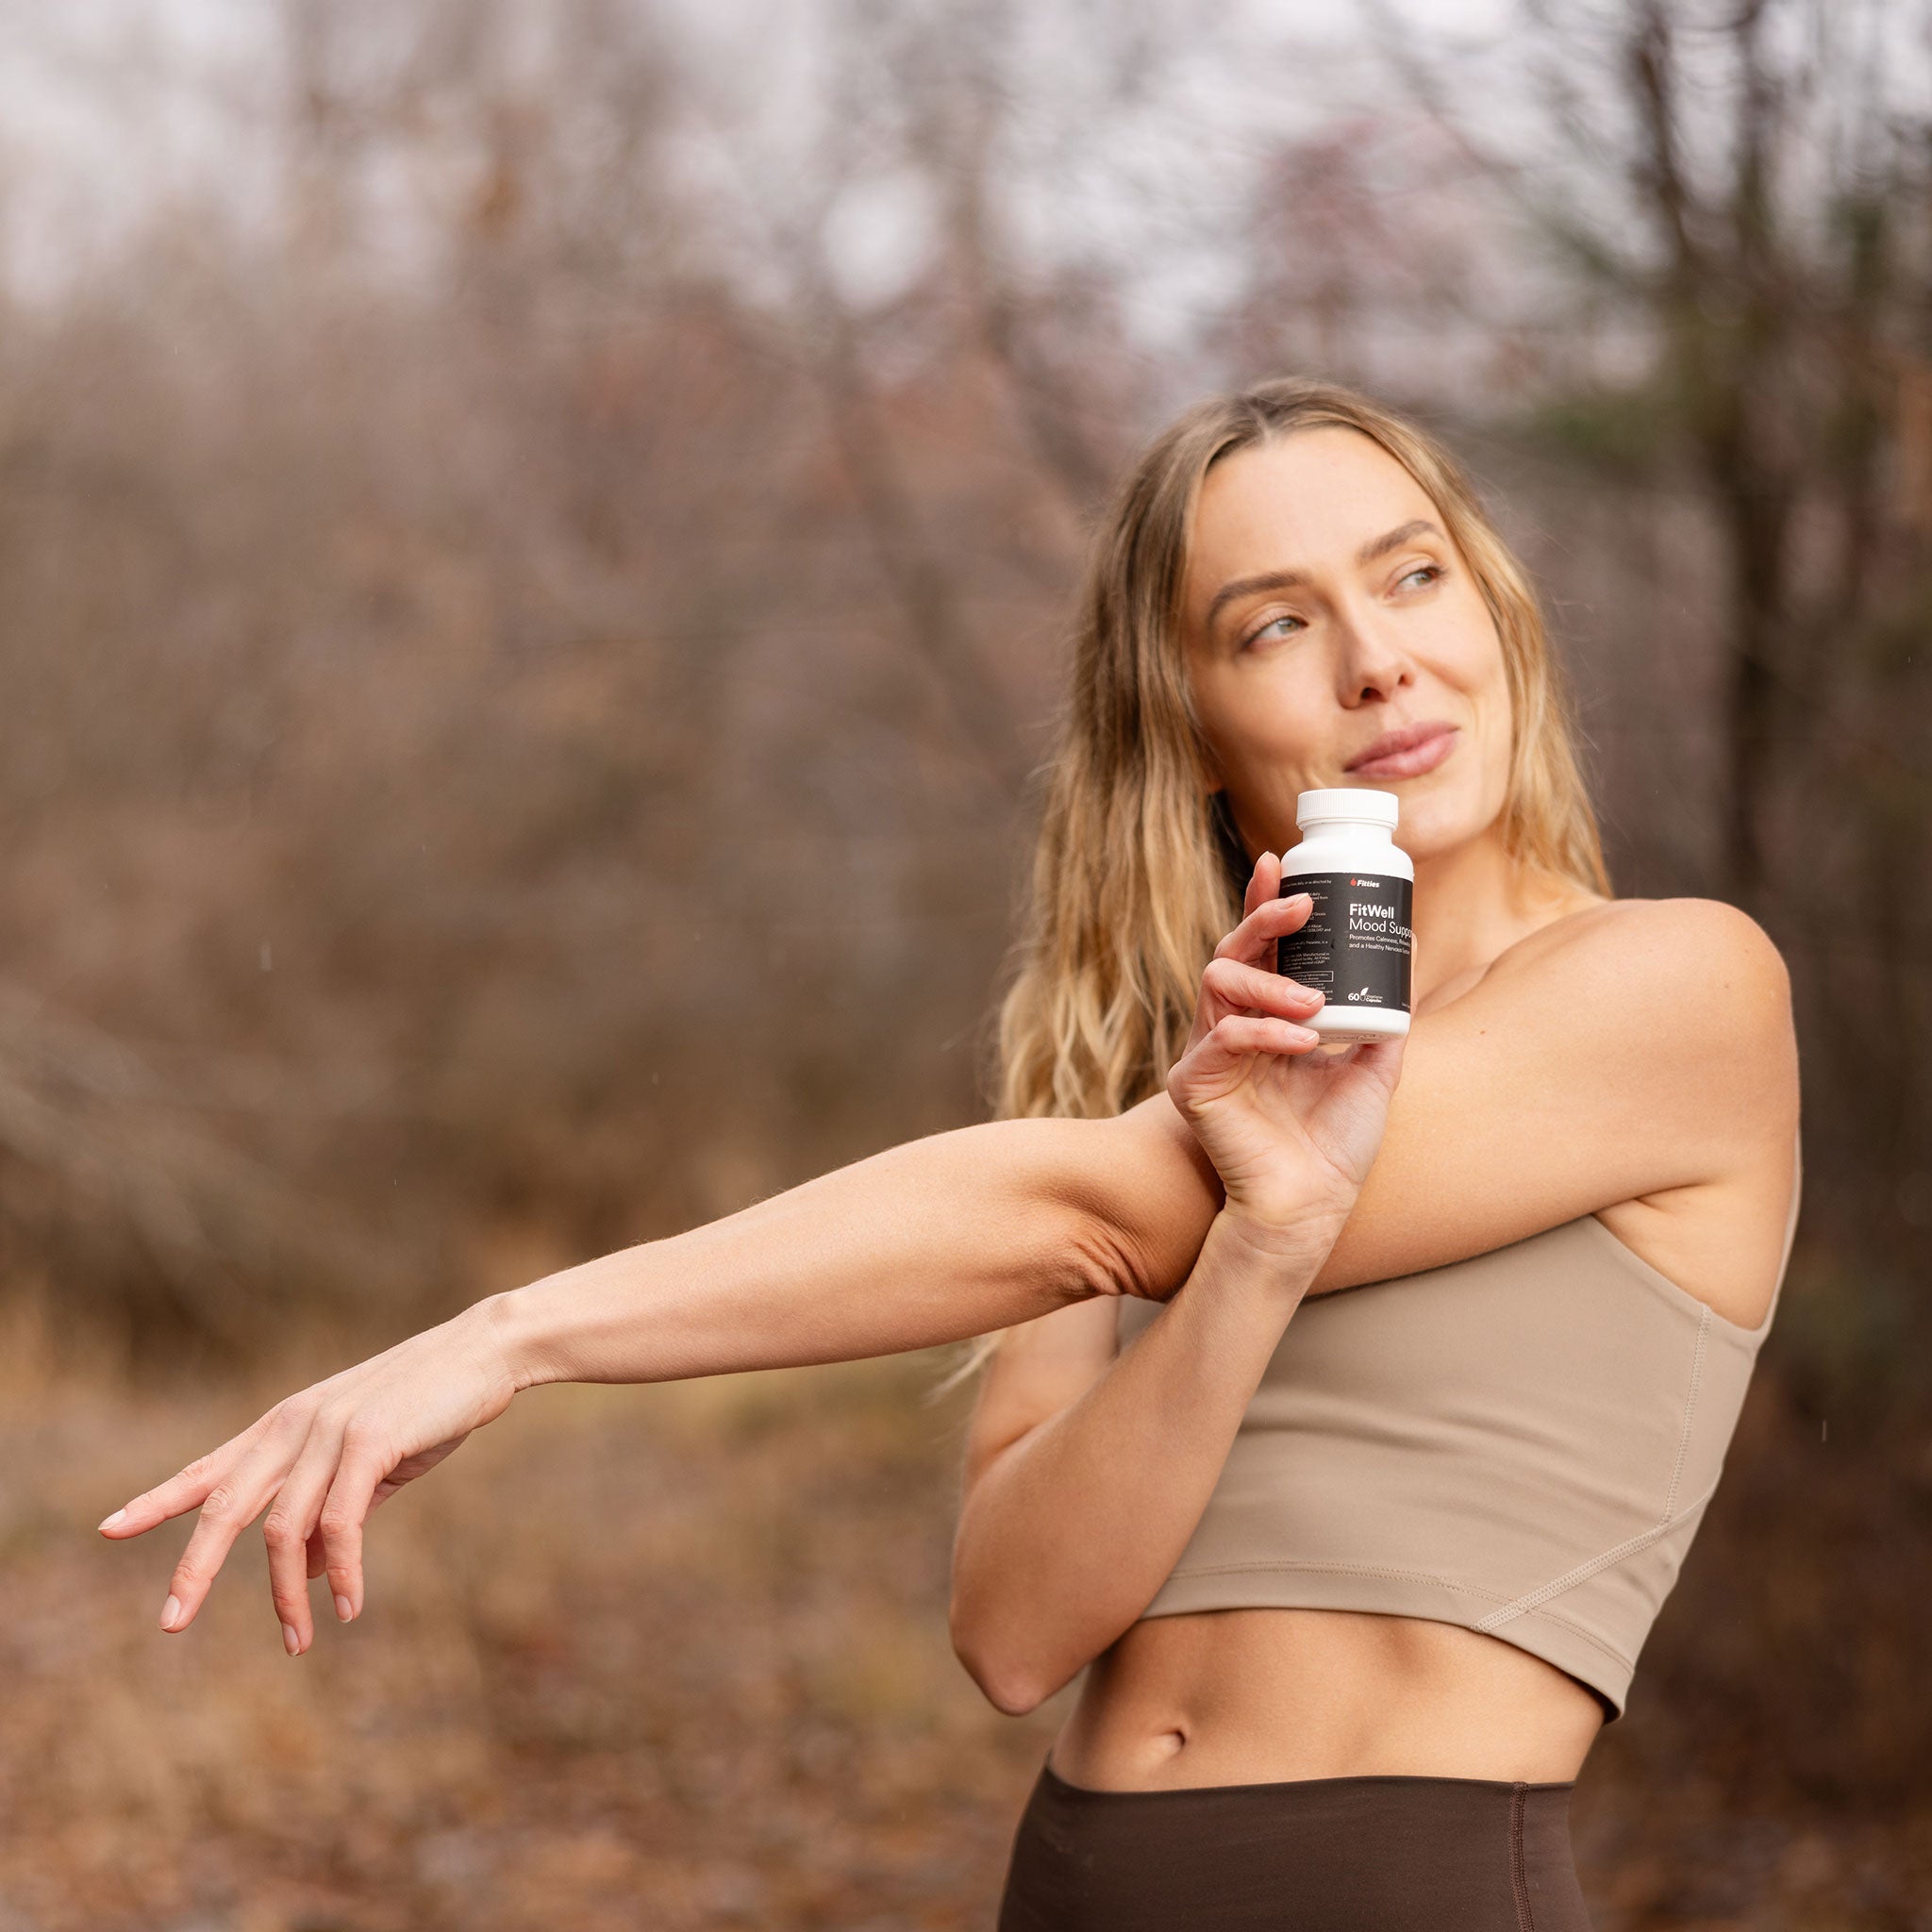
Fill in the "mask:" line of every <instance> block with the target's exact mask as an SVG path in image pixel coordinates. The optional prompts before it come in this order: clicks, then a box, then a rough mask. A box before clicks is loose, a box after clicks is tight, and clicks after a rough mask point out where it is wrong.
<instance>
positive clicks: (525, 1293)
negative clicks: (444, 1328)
mask: <svg viewBox="0 0 1932 1932" xmlns="http://www.w3.org/2000/svg"><path fill="white" fill-rule="evenodd" d="M544 1279H545V1280H547V1279H549V1277H548V1276H545V1277H544ZM541 1286H542V1282H531V1283H529V1284H528V1285H527V1286H525V1287H524V1288H512V1289H506V1290H504V1291H502V1292H500V1293H497V1294H489V1295H485V1296H484V1297H483V1299H482V1300H481V1301H479V1302H475V1303H473V1304H472V1305H471V1307H470V1308H469V1310H468V1313H469V1314H471V1315H472V1316H474V1317H475V1322H476V1324H477V1326H478V1328H479V1329H480V1330H481V1331H482V1334H483V1336H484V1338H485V1346H487V1347H488V1348H489V1349H490V1350H491V1353H492V1354H493V1355H494V1356H495V1357H496V1358H497V1360H498V1361H499V1362H500V1363H501V1364H502V1365H503V1371H504V1374H505V1375H506V1376H507V1377H508V1380H509V1382H510V1385H511V1387H512V1388H514V1389H515V1390H516V1391H517V1393H518V1394H522V1393H523V1391H525V1389H536V1388H541V1386H542V1385H543V1384H544V1383H546V1382H560V1381H563V1380H564V1379H566V1378H565V1377H564V1376H563V1375H562V1374H560V1373H559V1372H558V1369H557V1367H556V1364H555V1361H554V1359H553V1357H552V1356H551V1353H550V1351H549V1349H548V1348H547V1346H546V1342H547V1341H548V1337H547V1336H546V1335H545V1333H544V1331H543V1326H542V1324H541V1321H540V1319H539V1314H540V1310H539V1307H538V1306H537V1301H536V1298H535V1297H534V1296H533V1295H532V1294H531V1292H530V1291H531V1289H533V1288H541Z"/></svg>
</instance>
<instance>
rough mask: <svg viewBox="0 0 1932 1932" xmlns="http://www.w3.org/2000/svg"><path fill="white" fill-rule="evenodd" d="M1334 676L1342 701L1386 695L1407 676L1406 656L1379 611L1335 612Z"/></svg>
mask: <svg viewBox="0 0 1932 1932" xmlns="http://www.w3.org/2000/svg"><path fill="white" fill-rule="evenodd" d="M1336 636H1337V639H1338V641H1339V642H1340V646H1341V648H1340V651H1339V652H1338V655H1337V664H1336V671H1337V678H1338V682H1339V684H1340V686H1341V697H1342V700H1343V702H1344V703H1353V702H1355V701H1356V700H1357V699H1359V698H1362V697H1368V696H1375V697H1387V696H1388V695H1389V693H1390V692H1391V691H1394V690H1395V689H1396V688H1397V686H1399V685H1400V684H1401V683H1402V681H1403V679H1404V678H1405V677H1406V676H1407V675H1408V669H1409V666H1408V658H1407V655H1406V654H1405V653H1404V651H1403V650H1402V648H1401V646H1400V645H1399V644H1398V643H1397V641H1396V640H1395V638H1394V636H1393V635H1392V633H1391V631H1390V629H1389V627H1388V625H1386V623H1385V622H1384V621H1382V620H1381V617H1380V613H1378V612H1369V611H1341V612H1339V613H1338V622H1337V625H1336Z"/></svg>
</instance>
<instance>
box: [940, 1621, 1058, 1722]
mask: <svg viewBox="0 0 1932 1932" xmlns="http://www.w3.org/2000/svg"><path fill="white" fill-rule="evenodd" d="M951 1627H952V1639H953V1655H954V1656H955V1657H958V1659H959V1661H960V1663H961V1664H962V1665H964V1666H965V1670H966V1674H967V1675H968V1676H969V1677H971V1678H972V1679H973V1681H974V1683H975V1684H977V1685H978V1686H979V1689H980V1693H981V1695H982V1696H984V1697H985V1698H986V1700H987V1702H988V1703H989V1704H991V1706H992V1707H993V1708H994V1709H995V1710H997V1711H999V1712H1000V1713H1001V1715H1002V1716H1005V1717H1025V1716H1026V1715H1027V1714H1028V1713H1029V1712H1031V1711H1034V1710H1037V1709H1039V1707H1041V1705H1042V1704H1044V1703H1045V1702H1046V1697H1047V1693H1046V1692H1045V1691H1043V1690H1042V1689H1041V1687H1040V1686H1039V1685H1038V1684H1037V1683H1036V1682H1035V1681H1034V1680H1033V1679H1032V1678H1031V1677H1030V1676H1029V1675H1028V1674H1027V1673H1026V1672H1024V1670H1022V1669H1020V1668H1019V1667H1018V1665H1017V1663H1016V1661H1015V1660H1014V1659H1013V1658H1011V1657H1004V1656H1002V1655H1001V1654H1000V1652H999V1650H998V1647H997V1646H996V1645H995V1646H991V1647H989V1646H988V1645H987V1644H986V1643H985V1642H984V1641H982V1636H981V1633H979V1632H976V1631H974V1629H973V1628H972V1627H971V1626H970V1625H969V1624H967V1623H966V1621H965V1620H964V1619H963V1618H962V1617H961V1616H960V1614H959V1610H958V1605H957V1603H956V1604H955V1606H954V1609H953V1616H952V1625H951Z"/></svg>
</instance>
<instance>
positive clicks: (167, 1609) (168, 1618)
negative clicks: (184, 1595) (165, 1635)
mask: <svg viewBox="0 0 1932 1932" xmlns="http://www.w3.org/2000/svg"><path fill="white" fill-rule="evenodd" d="M180 1617H181V1599H180V1598H179V1597H178V1596H171V1597H170V1598H169V1599H168V1601H167V1602H166V1603H164V1604H163V1605H162V1606H161V1628H162V1629H163V1630H172V1629H173V1628H174V1627H175V1624H177V1623H178V1622H179V1621H180Z"/></svg>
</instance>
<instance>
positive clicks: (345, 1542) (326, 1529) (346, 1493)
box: [319, 1432, 395, 1624]
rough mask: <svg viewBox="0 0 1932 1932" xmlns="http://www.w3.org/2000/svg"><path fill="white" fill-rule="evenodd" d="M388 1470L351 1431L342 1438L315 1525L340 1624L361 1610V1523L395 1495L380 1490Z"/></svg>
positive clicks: (385, 1460)
mask: <svg viewBox="0 0 1932 1932" xmlns="http://www.w3.org/2000/svg"><path fill="white" fill-rule="evenodd" d="M388 1474H389V1465H388V1460H387V1458H386V1457H381V1456H378V1455H376V1454H375V1453H374V1452H373V1451H372V1450H371V1449H369V1448H368V1447H367V1446H366V1445H365V1444H363V1443H362V1442H361V1441H358V1439H357V1438H356V1437H355V1435H354V1433H353V1432H352V1433H351V1434H350V1435H349V1436H348V1437H347V1438H345V1440H344V1442H343V1447H342V1456H341V1462H340V1464H339V1465H338V1467H337V1469H336V1473H335V1480H334V1481H333V1482H332V1483H331V1484H330V1485H329V1491H328V1496H327V1499H326V1500H325V1502H324V1504H323V1506H322V1516H321V1522H320V1525H319V1527H320V1534H321V1537H322V1546H323V1560H324V1567H325V1569H326V1570H327V1572H328V1587H329V1592H330V1594H331V1595H332V1596H333V1597H334V1598H335V1604H336V1615H337V1616H338V1617H339V1618H341V1621H342V1622H343V1623H344V1624H346V1623H349V1622H350V1621H351V1620H352V1619H354V1618H356V1617H358V1616H360V1615H361V1614H362V1525H363V1524H364V1523H366V1522H367V1521H368V1519H369V1516H370V1513H371V1511H373V1510H374V1509H375V1507H376V1505H377V1504H379V1503H384V1502H387V1501H388V1500H389V1498H390V1497H391V1495H393V1494H394V1493H395V1491H393V1490H392V1489H391V1490H384V1489H383V1483H384V1481H385V1479H386V1478H387V1476H388ZM378 1491H381V1493H378Z"/></svg>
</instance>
